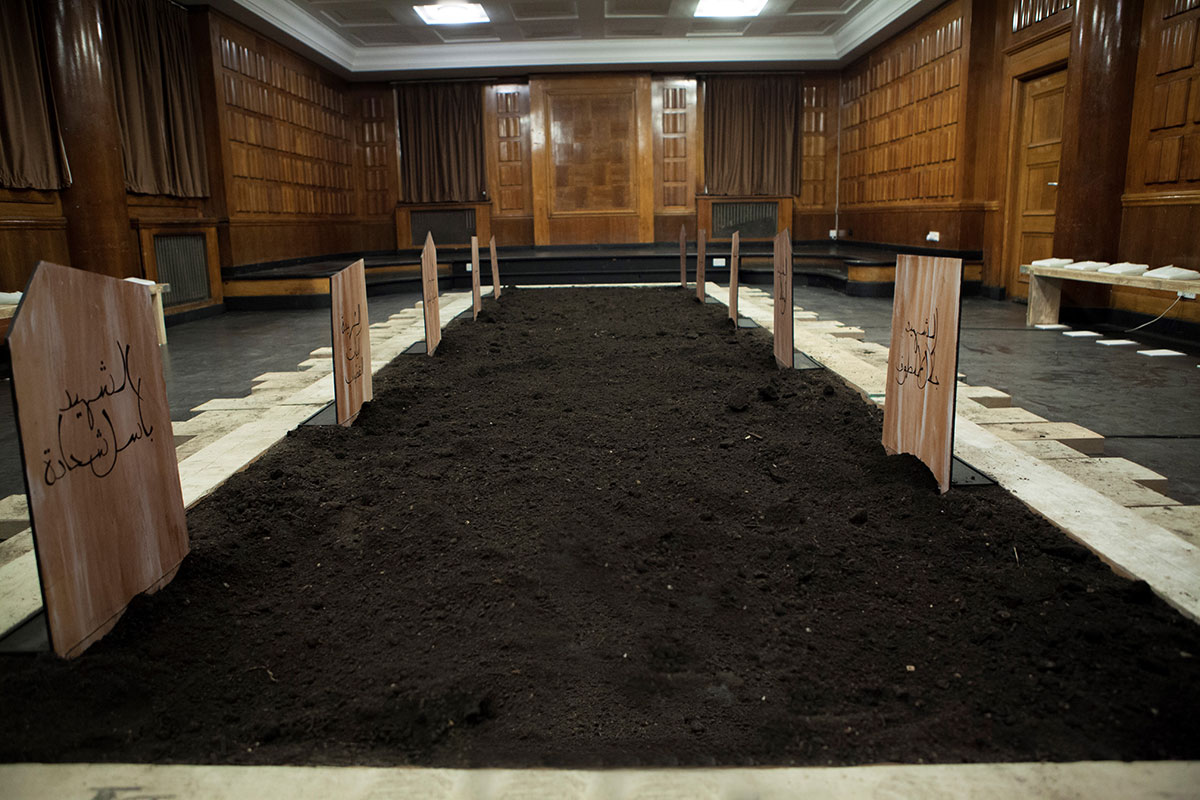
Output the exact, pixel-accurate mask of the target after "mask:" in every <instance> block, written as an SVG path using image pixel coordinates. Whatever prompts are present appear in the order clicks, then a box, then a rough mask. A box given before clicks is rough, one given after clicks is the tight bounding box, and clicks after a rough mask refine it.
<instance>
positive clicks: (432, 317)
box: [421, 233, 442, 355]
mask: <svg viewBox="0 0 1200 800" xmlns="http://www.w3.org/2000/svg"><path fill="white" fill-rule="evenodd" d="M421 309H422V311H423V312H424V315H425V353H426V355H433V351H434V350H437V346H438V344H440V343H441V341H442V314H441V309H440V307H439V306H438V275H437V248H436V247H434V245H433V234H432V233H427V234H425V249H424V250H422V251H421Z"/></svg>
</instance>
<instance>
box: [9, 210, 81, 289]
mask: <svg viewBox="0 0 1200 800" xmlns="http://www.w3.org/2000/svg"><path fill="white" fill-rule="evenodd" d="M41 260H45V261H53V262H55V263H57V264H70V262H71V257H70V255H69V253H68V252H67V220H66V217H64V216H63V208H62V201H61V199H60V198H59V193H58V192H39V191H35V190H33V189H3V188H0V292H20V291H24V290H25V284H26V283H27V282H28V281H29V276H30V275H32V274H33V267H34V265H35V264H37V262H38V261H41Z"/></svg>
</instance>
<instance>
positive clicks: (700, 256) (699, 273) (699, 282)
mask: <svg viewBox="0 0 1200 800" xmlns="http://www.w3.org/2000/svg"><path fill="white" fill-rule="evenodd" d="M704 233H705V231H704V229H703V228H701V229H700V230H699V232H697V234H696V299H697V300H699V301H700V302H701V303H703V302H704V266H705V265H704Z"/></svg>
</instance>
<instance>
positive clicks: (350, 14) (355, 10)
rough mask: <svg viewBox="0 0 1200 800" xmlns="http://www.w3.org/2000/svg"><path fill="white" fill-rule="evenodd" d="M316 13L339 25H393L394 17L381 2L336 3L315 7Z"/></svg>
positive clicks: (394, 22)
mask: <svg viewBox="0 0 1200 800" xmlns="http://www.w3.org/2000/svg"><path fill="white" fill-rule="evenodd" d="M316 10H317V11H318V13H319V14H320V15H321V16H323V17H325V18H326V19H328V20H329V21H330V22H332V23H333V24H334V25H337V26H339V27H345V26H347V25H395V24H396V18H395V17H393V16H392V15H391V13H390V12H389V11H388V10H387V8H386V7H385V6H384V5H383V4H382V3H338V4H337V5H322V6H318V7H316Z"/></svg>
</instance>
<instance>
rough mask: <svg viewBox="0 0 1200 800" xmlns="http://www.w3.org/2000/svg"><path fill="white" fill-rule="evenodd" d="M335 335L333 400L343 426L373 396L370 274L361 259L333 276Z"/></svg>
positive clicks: (331, 309)
mask: <svg viewBox="0 0 1200 800" xmlns="http://www.w3.org/2000/svg"><path fill="white" fill-rule="evenodd" d="M329 323H330V326H331V328H330V330H331V333H332V335H333V403H334V409H335V411H336V413H337V421H338V424H339V425H349V424H350V423H352V422H353V421H354V418H355V417H357V416H358V412H359V411H360V410H362V405H363V403H365V402H367V401H369V400H370V399H371V397H372V396H373V395H372V387H371V319H370V317H369V316H368V314H367V273H366V269H365V268H364V266H363V260H362V259H361V258H360V259H359V260H358V261H355V262H354V263H353V264H351V265H350V266H348V267H346V268H345V269H343V270H339V271H338V272H336V273H334V274H333V275H331V276H329Z"/></svg>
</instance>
